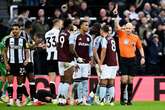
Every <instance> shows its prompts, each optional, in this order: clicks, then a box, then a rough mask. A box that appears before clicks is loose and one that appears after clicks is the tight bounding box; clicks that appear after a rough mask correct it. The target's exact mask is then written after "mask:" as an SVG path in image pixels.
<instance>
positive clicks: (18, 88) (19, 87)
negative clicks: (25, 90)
mask: <svg viewBox="0 0 165 110" xmlns="http://www.w3.org/2000/svg"><path fill="white" fill-rule="evenodd" d="M17 99H19V100H20V101H22V85H18V87H17Z"/></svg>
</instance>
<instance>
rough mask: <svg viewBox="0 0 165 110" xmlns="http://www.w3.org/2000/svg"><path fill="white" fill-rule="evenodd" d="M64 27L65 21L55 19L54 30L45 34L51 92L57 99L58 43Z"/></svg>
mask: <svg viewBox="0 0 165 110" xmlns="http://www.w3.org/2000/svg"><path fill="white" fill-rule="evenodd" d="M62 26H63V21H62V20H61V19H54V20H53V28H52V29H51V30H49V31H48V32H46V34H45V40H46V51H47V69H48V75H49V78H50V90H51V93H52V94H53V95H54V96H55V97H54V98H56V92H55V73H58V59H57V42H58V37H59V33H60V30H61V28H62ZM55 102H56V101H55Z"/></svg>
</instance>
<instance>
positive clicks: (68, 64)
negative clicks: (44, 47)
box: [58, 61, 75, 76]
mask: <svg viewBox="0 0 165 110" xmlns="http://www.w3.org/2000/svg"><path fill="white" fill-rule="evenodd" d="M74 65H75V63H74V62H61V61H59V62H58V68H59V74H60V76H64V72H65V71H66V70H68V69H69V68H71V67H72V66H74Z"/></svg>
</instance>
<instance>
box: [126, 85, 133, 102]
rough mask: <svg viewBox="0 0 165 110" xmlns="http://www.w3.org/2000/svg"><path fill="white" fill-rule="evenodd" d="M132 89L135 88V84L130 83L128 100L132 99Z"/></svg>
mask: <svg viewBox="0 0 165 110" xmlns="http://www.w3.org/2000/svg"><path fill="white" fill-rule="evenodd" d="M132 90H133V84H128V88H127V91H128V102H131V100H132Z"/></svg>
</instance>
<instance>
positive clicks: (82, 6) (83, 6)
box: [79, 1, 92, 17]
mask: <svg viewBox="0 0 165 110" xmlns="http://www.w3.org/2000/svg"><path fill="white" fill-rule="evenodd" d="M79 15H80V17H84V16H90V17H91V16H92V13H91V11H90V10H89V9H88V4H87V3H86V2H85V1H83V2H82V3H81V4H80V9H79Z"/></svg>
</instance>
